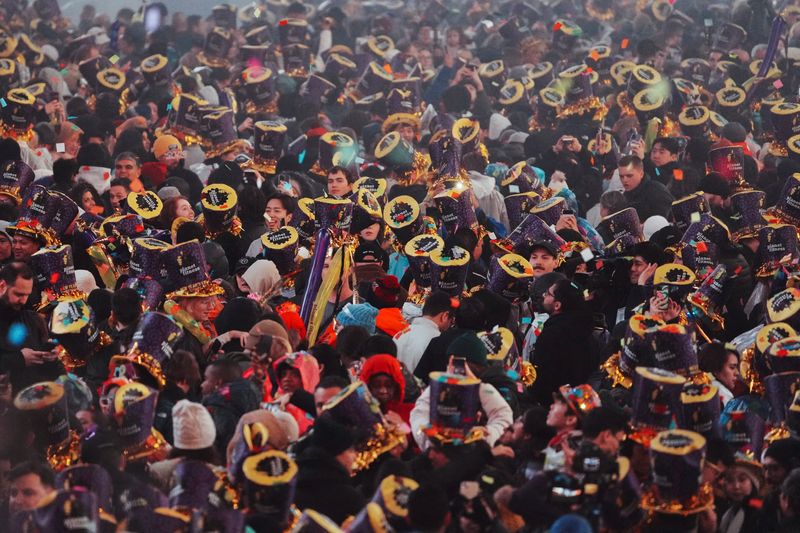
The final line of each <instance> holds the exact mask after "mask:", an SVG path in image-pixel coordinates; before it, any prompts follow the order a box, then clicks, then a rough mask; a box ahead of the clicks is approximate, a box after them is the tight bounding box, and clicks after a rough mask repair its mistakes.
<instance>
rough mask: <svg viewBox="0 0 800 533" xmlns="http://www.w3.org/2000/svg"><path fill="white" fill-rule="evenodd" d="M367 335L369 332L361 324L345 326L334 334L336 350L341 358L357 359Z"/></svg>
mask: <svg viewBox="0 0 800 533" xmlns="http://www.w3.org/2000/svg"><path fill="white" fill-rule="evenodd" d="M367 337H369V333H368V332H367V330H366V329H364V328H362V327H361V326H345V327H343V328H342V331H340V332H339V333H338V335H336V351H337V352H339V356H340V357H341V358H342V359H343V362H344V359H351V360H352V359H358V354H359V353H360V352H361V345H362V344H364V341H365V340H366V339H367Z"/></svg>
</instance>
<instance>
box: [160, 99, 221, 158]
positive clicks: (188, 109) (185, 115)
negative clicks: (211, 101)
mask: <svg viewBox="0 0 800 533" xmlns="http://www.w3.org/2000/svg"><path fill="white" fill-rule="evenodd" d="M207 105H208V102H206V101H205V100H203V99H201V98H198V97H197V96H194V95H192V94H189V93H181V94H178V95H177V96H175V98H173V99H172V102H171V103H170V108H169V112H168V113H167V123H166V124H165V126H164V127H163V128H156V136H157V137H160V136H162V135H174V136H175V137H177V139H178V140H179V141H180V142H181V144H182V145H183V147H184V148H185V147H187V146H189V145H191V144H202V139H201V138H200V126H201V119H202V116H203V114H202V108H203V107H204V106H207Z"/></svg>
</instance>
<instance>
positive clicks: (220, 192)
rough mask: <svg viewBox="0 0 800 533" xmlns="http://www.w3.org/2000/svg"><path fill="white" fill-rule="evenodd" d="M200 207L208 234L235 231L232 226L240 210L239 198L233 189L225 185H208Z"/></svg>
mask: <svg viewBox="0 0 800 533" xmlns="http://www.w3.org/2000/svg"><path fill="white" fill-rule="evenodd" d="M200 205H201V206H202V208H203V225H204V226H205V229H206V233H210V234H216V233H220V232H223V231H235V230H234V229H232V225H233V224H234V222H235V221H236V212H237V211H238V210H239V197H238V195H237V194H236V191H235V190H233V188H232V187H230V186H229V185H225V184H224V183H213V184H211V185H206V186H205V187H204V188H203V190H202V192H201V193H200Z"/></svg>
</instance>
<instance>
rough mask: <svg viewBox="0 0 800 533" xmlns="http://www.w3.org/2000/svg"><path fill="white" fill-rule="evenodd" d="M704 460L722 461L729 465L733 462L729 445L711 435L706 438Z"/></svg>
mask: <svg viewBox="0 0 800 533" xmlns="http://www.w3.org/2000/svg"><path fill="white" fill-rule="evenodd" d="M706 462H708V463H715V464H716V463H722V464H724V465H725V466H731V465H732V464H733V463H734V456H733V451H732V450H731V447H730V445H728V443H727V442H726V441H725V440H724V439H721V438H719V437H712V438H709V439H707V440H706Z"/></svg>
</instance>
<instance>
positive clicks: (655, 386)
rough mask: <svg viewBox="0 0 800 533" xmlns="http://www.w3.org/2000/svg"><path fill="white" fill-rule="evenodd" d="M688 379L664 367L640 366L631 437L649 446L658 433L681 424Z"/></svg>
mask: <svg viewBox="0 0 800 533" xmlns="http://www.w3.org/2000/svg"><path fill="white" fill-rule="evenodd" d="M685 382H686V378H684V377H683V376H680V375H678V374H675V373H673V372H670V371H669V370H662V369H660V368H652V367H643V366H640V367H637V368H636V371H635V372H634V381H633V389H632V391H633V397H632V407H633V415H632V417H631V425H632V426H633V433H632V434H631V438H632V439H633V440H634V441H636V442H638V443H639V444H641V445H643V446H645V447H648V446H649V445H650V442H651V441H652V440H653V439H654V438H655V437H656V435H657V434H658V432H660V431H664V430H667V429H669V428H671V427H674V426H676V425H677V421H678V420H679V417H680V416H681V412H682V405H681V392H682V391H683V385H684V383H685Z"/></svg>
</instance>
